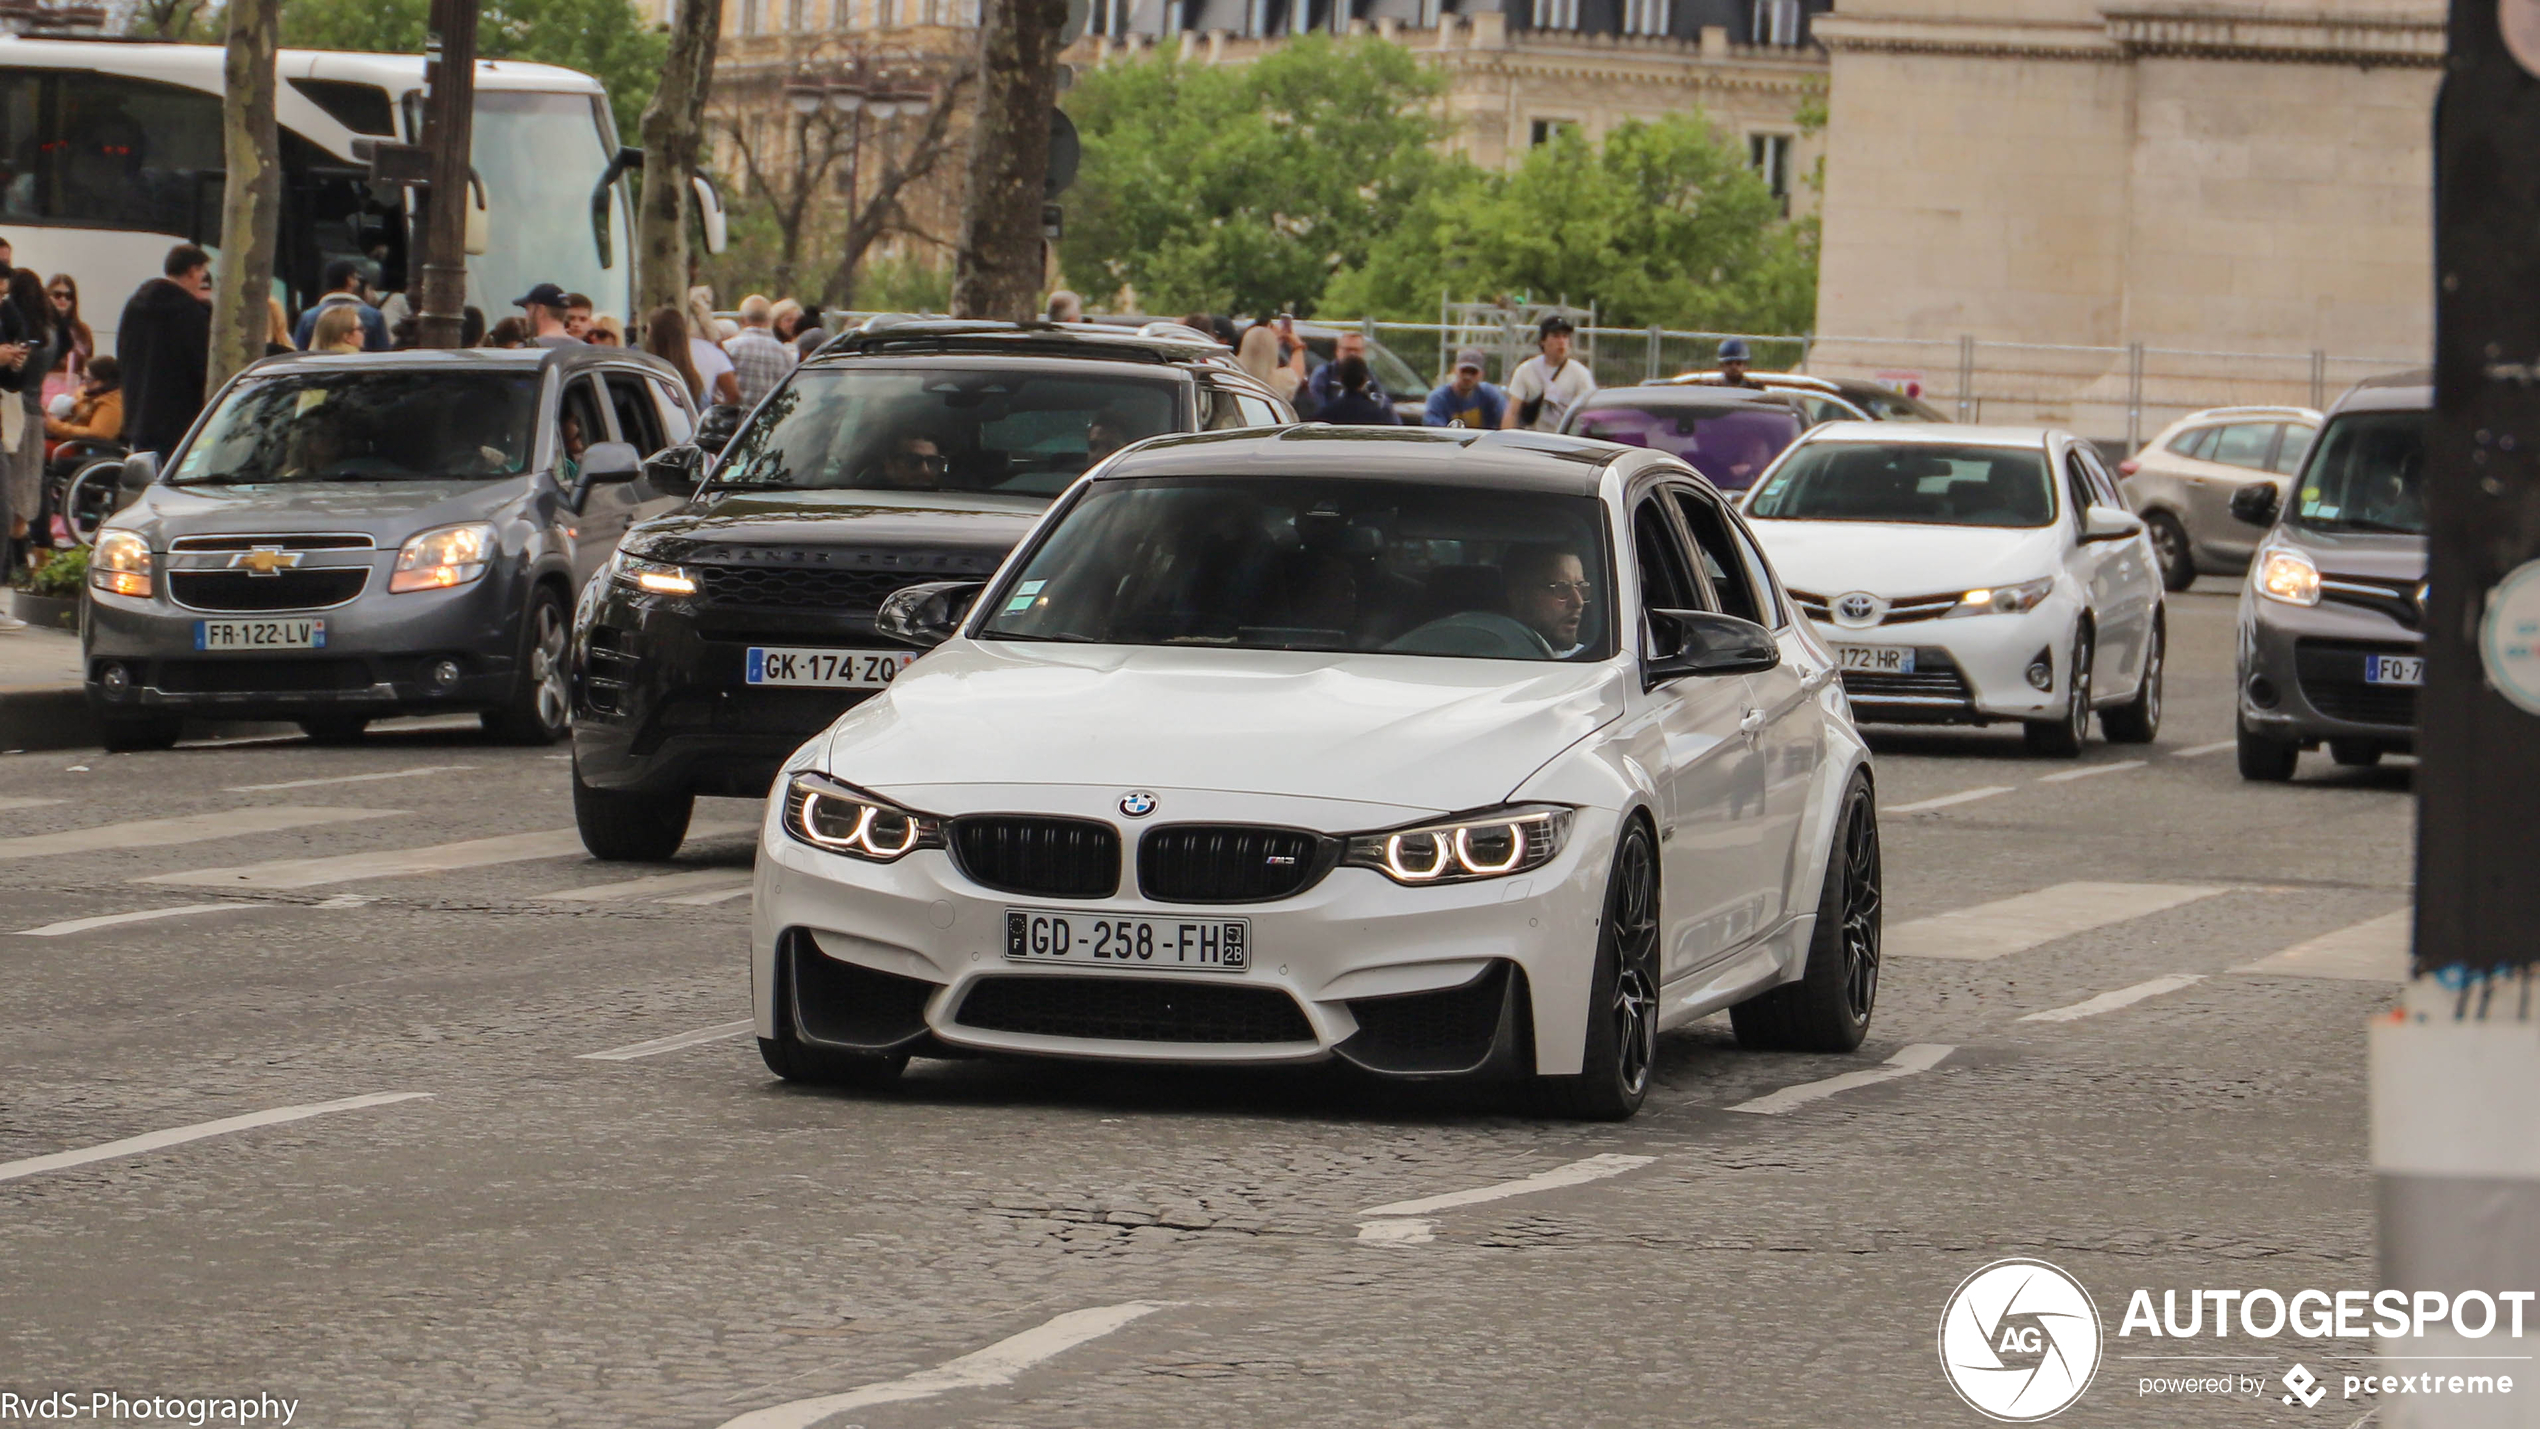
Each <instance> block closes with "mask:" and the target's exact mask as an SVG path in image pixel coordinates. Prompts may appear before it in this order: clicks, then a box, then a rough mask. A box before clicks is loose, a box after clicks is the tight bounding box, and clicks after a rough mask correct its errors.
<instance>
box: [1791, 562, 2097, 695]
mask: <svg viewBox="0 0 2540 1429" xmlns="http://www.w3.org/2000/svg"><path fill="white" fill-rule="evenodd" d="M2073 614H2074V612H2073V608H2072V605H2071V603H2070V602H2069V601H2068V600H2067V599H2066V598H2065V597H2064V596H2063V595H2062V594H2061V593H2060V592H2059V593H2057V594H2055V595H2051V596H2049V597H2047V598H2046V600H2044V601H2043V602H2041V603H2039V605H2038V606H2037V607H2036V608H2035V609H2033V610H2028V611H2024V612H2022V613H2020V614H2018V615H1973V616H1967V617H1965V618H1962V619H1958V620H1946V619H1931V620H1913V621H1905V622H1902V623H1897V624H1889V625H1877V626H1869V627H1865V628H1854V627H1850V626H1843V625H1834V624H1828V623H1824V622H1815V621H1812V622H1811V623H1812V624H1814V625H1815V626H1816V631H1817V636H1818V638H1819V639H1821V640H1823V641H1825V642H1826V643H1827V644H1829V645H1836V646H1842V645H1880V646H1902V647H1905V648H1907V649H1910V650H1912V651H1913V652H1914V672H1913V673H1912V674H1874V673H1868V672H1864V671H1859V670H1850V671H1846V672H1845V673H1844V676H1843V691H1844V694H1845V696H1846V697H1847V698H1849V699H1850V700H1851V702H1852V711H1853V714H1854V715H1855V717H1857V718H1859V719H1861V720H1863V721H1866V722H1870V723H1876V724H1985V723H1988V722H1990V721H1993V720H2041V719H2055V718H2057V717H2059V716H2060V715H2061V714H2062V713H2063V711H2064V699H2065V692H2066V690H2067V689H2068V688H2069V682H2070V681H2071V679H2072V629H2073ZM2040 654H2043V655H2044V656H2045V657H2046V660H2047V664H2048V666H2049V667H2050V669H2051V670H2052V672H2053V677H2052V679H2051V680H2050V682H2049V683H2048V685H2047V687H2046V688H2045V689H2043V690H2041V689H2039V688H2037V687H2036V686H2035V685H2032V684H2030V683H2029V681H2028V669H2029V666H2030V665H2031V664H2033V663H2035V662H2036V660H2037V659H2038V657H2039V655H2040Z"/></svg>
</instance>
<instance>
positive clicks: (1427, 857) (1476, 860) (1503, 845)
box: [1341, 804, 1576, 884]
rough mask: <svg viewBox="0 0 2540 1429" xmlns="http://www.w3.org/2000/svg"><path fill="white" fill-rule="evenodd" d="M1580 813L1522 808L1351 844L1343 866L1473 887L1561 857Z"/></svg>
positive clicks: (1555, 807) (1398, 878)
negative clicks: (1473, 884) (1575, 819)
mask: <svg viewBox="0 0 2540 1429" xmlns="http://www.w3.org/2000/svg"><path fill="white" fill-rule="evenodd" d="M1575 814H1576V811H1574V810H1572V809H1570V808H1567V807H1565V806H1563V805H1559V804H1516V805H1511V806H1509V807H1507V808H1504V809H1492V810H1487V811H1485V812H1482V813H1478V814H1474V815H1471V816H1468V817H1466V818H1461V819H1449V820H1446V821H1444V822H1441V823H1435V824H1421V825H1417V826H1414V827H1412V828H1407V829H1394V830H1391V831H1388V832H1385V833H1376V834H1359V835H1357V836H1355V837H1353V838H1351V839H1350V840H1349V848H1348V852H1347V853H1345V854H1344V855H1342V858H1341V862H1342V863H1344V864H1347V865H1350V866H1352V867H1357V868H1372V869H1374V870H1376V871H1377V872H1378V873H1381V874H1383V875H1384V876H1385V877H1387V878H1390V879H1392V880H1393V881H1394V882H1396V883H1405V884H1427V883H1470V882H1473V881H1475V880H1478V879H1484V878H1503V877H1506V876H1507V875H1509V874H1512V873H1523V872H1525V871H1526V870H1527V869H1530V868H1541V867H1543V866H1544V865H1545V864H1547V863H1550V862H1552V860H1553V859H1555V858H1557V857H1559V856H1560V853H1561V848H1562V845H1563V844H1564V843H1566V842H1567V841H1568V840H1569V836H1570V824H1571V821H1572V819H1573V818H1574V817H1575Z"/></svg>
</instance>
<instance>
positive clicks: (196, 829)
mask: <svg viewBox="0 0 2540 1429" xmlns="http://www.w3.org/2000/svg"><path fill="white" fill-rule="evenodd" d="M403 816H404V811H403V810H399V809H335V808H319V807H310V806H304V805H298V804H276V805H273V806H271V807H269V808H255V809H229V810H225V811H223V812H221V813H217V814H182V815H179V816H177V817H175V818H170V819H135V820H133V821H132V822H130V823H122V824H100V825H98V826H97V827H96V828H93V829H63V830H60V831H58V832H55V833H49V834H27V835H24V836H22V837H19V838H14V839H0V858H41V857H43V856H45V855H48V854H59V853H98V852H101V851H104V850H107V849H126V848H160V847H164V846H166V845H168V844H191V843H202V842H204V841H206V840H209V839H234V838H239V837H242V836H244V835H247V834H270V833H278V832H280V831H281V830H284V829H300V828H309V827H312V826H314V825H318V824H341V823H349V822H351V821H353V820H355V819H392V818H401V817H403Z"/></svg>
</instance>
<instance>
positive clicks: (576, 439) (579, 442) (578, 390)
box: [556, 377, 609, 466]
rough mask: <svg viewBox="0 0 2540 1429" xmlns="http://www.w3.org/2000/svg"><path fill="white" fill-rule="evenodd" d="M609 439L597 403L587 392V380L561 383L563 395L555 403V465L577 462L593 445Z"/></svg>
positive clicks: (591, 393)
mask: <svg viewBox="0 0 2540 1429" xmlns="http://www.w3.org/2000/svg"><path fill="white" fill-rule="evenodd" d="M608 439H609V429H608V424H607V423H606V422H605V421H604V420H603V419H602V418H601V415H600V403H599V399H598V397H597V396H596V395H594V394H593V392H592V391H591V379H590V378H588V377H576V378H574V379H573V380H572V381H571V382H568V383H566V384H565V389H564V396H563V399H562V400H561V401H559V402H558V403H557V404H556V459H557V465H558V466H562V465H563V464H564V463H565V462H568V461H570V462H576V463H579V462H580V461H581V460H582V453H583V452H585V451H587V450H589V449H590V447H591V445H592V444H593V443H595V442H604V441H607V440H608Z"/></svg>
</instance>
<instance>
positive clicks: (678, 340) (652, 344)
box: [644, 307, 706, 407]
mask: <svg viewBox="0 0 2540 1429" xmlns="http://www.w3.org/2000/svg"><path fill="white" fill-rule="evenodd" d="M644 350H645V351H646V352H649V353H651V354H652V355H653V356H655V357H658V358H660V359H661V360H662V361H664V362H667V363H669V364H670V367H671V370H672V371H674V372H676V373H678V374H679V380H680V381H681V382H682V383H684V384H686V386H687V388H688V400H689V401H691V402H693V403H695V404H697V405H698V406H699V407H703V406H705V405H706V380H705V378H704V376H702V375H701V374H700V373H699V372H698V371H697V359H696V356H695V348H694V347H693V346H692V345H691V344H690V343H689V341H688V318H687V315H686V314H684V313H682V312H680V311H679V310H678V309H677V308H672V307H659V308H655V309H653V315H652V316H651V317H648V318H646V319H644Z"/></svg>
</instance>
